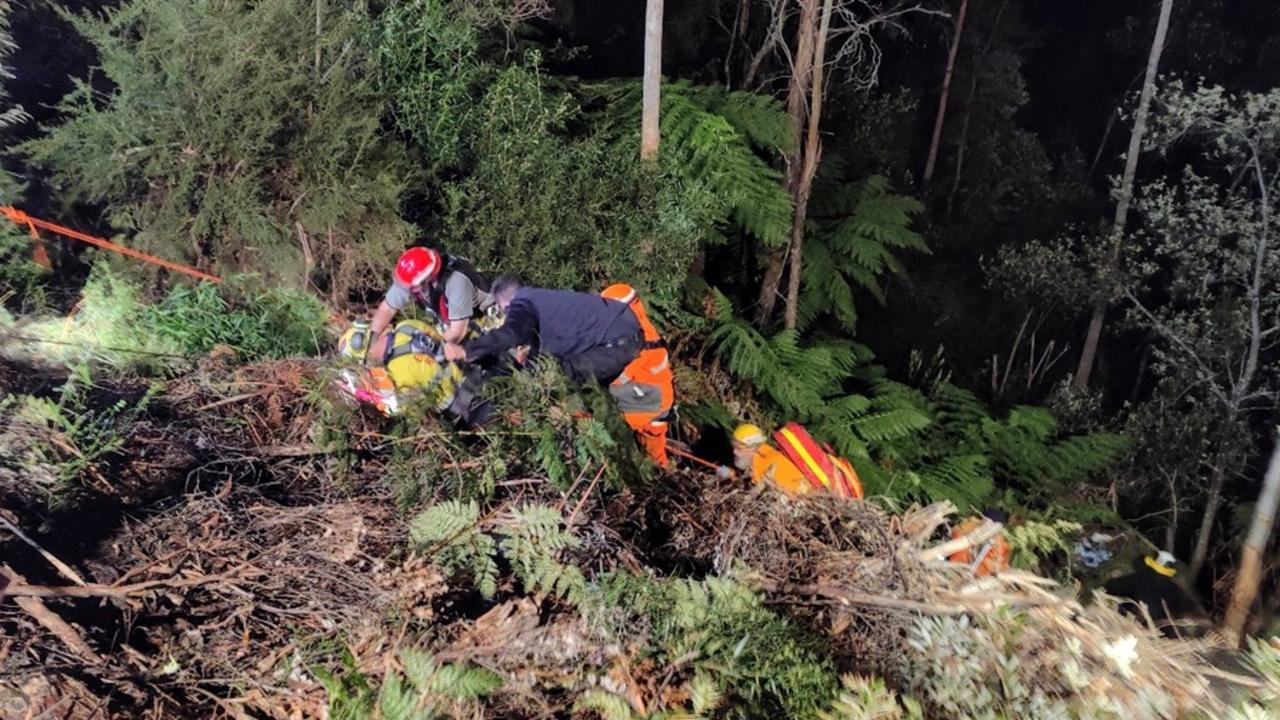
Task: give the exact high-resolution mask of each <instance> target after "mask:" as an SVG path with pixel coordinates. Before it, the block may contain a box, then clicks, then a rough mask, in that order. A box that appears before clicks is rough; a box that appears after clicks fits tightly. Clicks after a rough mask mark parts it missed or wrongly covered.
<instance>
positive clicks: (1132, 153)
mask: <svg viewBox="0 0 1280 720" xmlns="http://www.w3.org/2000/svg"><path fill="white" fill-rule="evenodd" d="M1172 11H1173V0H1161V2H1160V19H1159V20H1158V21H1157V22H1156V36H1155V39H1153V40H1152V41H1151V54H1150V56H1148V58H1147V74H1146V76H1145V77H1144V78H1143V80H1142V95H1141V96H1140V97H1139V99H1138V112H1137V115H1135V116H1134V119H1133V133H1132V134H1130V135H1129V153H1128V155H1127V156H1125V162H1124V175H1123V176H1122V177H1121V179H1120V195H1119V197H1118V198H1116V215H1115V218H1114V219H1113V220H1112V222H1111V256H1110V258H1109V260H1108V263H1109V267H1107V268H1104V273H1105V274H1108V275H1109V274H1110V272H1111V271H1113V270H1114V269H1115V268H1116V266H1117V265H1119V263H1120V247H1121V243H1122V242H1123V240H1124V225H1125V221H1126V220H1127V219H1128V217H1129V203H1130V201H1131V200H1133V178H1134V175H1136V174H1137V172H1138V153H1140V152H1142V136H1143V135H1145V134H1146V131H1147V112H1148V111H1149V110H1150V109H1151V98H1152V96H1154V95H1155V91H1156V71H1157V70H1158V69H1159V67H1160V53H1162V52H1164V38H1165V35H1166V34H1167V33H1168V31H1169V15H1170V13H1171V12H1172ZM1108 304H1109V302H1108V300H1107V297H1106V294H1105V293H1104V294H1103V299H1102V300H1099V301H1098V302H1097V303H1095V304H1094V306H1093V316H1092V317H1091V318H1090V319H1089V332H1088V334H1087V335H1086V336H1085V339H1084V348H1083V350H1082V351H1081V353H1080V364H1079V365H1078V366H1077V367H1076V376H1075V378H1074V379H1073V383H1072V384H1073V386H1074V387H1075V389H1076V390H1078V391H1084V390H1087V389H1088V388H1089V376H1090V375H1091V374H1092V373H1093V365H1094V359H1095V358H1096V356H1097V353H1098V338H1099V337H1101V335H1102V321H1103V318H1104V316H1105V315H1106V313H1107V305H1108Z"/></svg>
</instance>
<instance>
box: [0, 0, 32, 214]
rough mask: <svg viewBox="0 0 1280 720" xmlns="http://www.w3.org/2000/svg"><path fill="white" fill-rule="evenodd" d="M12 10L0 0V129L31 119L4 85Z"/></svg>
mask: <svg viewBox="0 0 1280 720" xmlns="http://www.w3.org/2000/svg"><path fill="white" fill-rule="evenodd" d="M12 10H13V8H12V4H11V3H10V0H0V131H2V130H5V129H6V128H11V127H13V126H14V125H17V124H19V123H24V122H26V121H28V120H30V119H31V116H30V115H28V114H27V113H26V111H25V110H23V109H22V106H21V105H18V104H15V103H12V102H11V101H10V100H9V93H8V92H7V90H6V88H5V86H4V81H7V80H12V79H13V72H12V70H10V68H9V66H8V65H6V64H5V60H7V59H8V57H9V55H10V54H12V53H13V51H14V50H16V49H17V46H16V45H15V44H14V42H13V36H12V35H10V34H9V13H10V12H12ZM0 174H4V173H0ZM11 200H12V198H10V197H8V193H5V194H3V195H0V202H5V203H7V202H10V201H11Z"/></svg>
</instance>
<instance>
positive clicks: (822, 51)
mask: <svg viewBox="0 0 1280 720" xmlns="http://www.w3.org/2000/svg"><path fill="white" fill-rule="evenodd" d="M832 5H833V0H825V1H824V2H823V5H822V21H821V23H820V24H819V27H818V37H817V40H816V42H815V43H814V47H813V58H814V63H813V82H812V83H811V84H810V85H811V87H810V89H809V128H808V130H807V132H806V133H805V146H804V151H803V152H804V161H803V163H802V168H801V171H800V182H799V184H798V185H797V187H796V193H795V195H794V197H793V199H794V201H795V206H796V214H795V220H794V221H793V222H792V224H791V276H790V278H788V282H787V307H786V312H785V313H784V316H783V317H784V323H785V327H786V328H787V329H788V330H794V329H795V327H796V321H797V315H798V314H799V307H800V276H801V272H802V271H803V269H804V223H805V218H806V217H808V214H809V195H810V194H811V193H812V192H813V177H814V176H815V175H817V174H818V161H819V160H820V159H821V157H822V139H821V138H820V137H819V136H818V126H819V124H820V123H821V122H822V91H823V87H822V76H823V65H824V64H825V63H824V60H825V59H826V52H827V35H828V33H830V31H831V8H832Z"/></svg>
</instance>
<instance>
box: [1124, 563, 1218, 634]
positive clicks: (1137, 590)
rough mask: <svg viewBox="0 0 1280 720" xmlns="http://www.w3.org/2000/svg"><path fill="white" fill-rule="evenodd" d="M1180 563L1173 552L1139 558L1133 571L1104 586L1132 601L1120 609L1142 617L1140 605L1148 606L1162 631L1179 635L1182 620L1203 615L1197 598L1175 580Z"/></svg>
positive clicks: (1148, 610)
mask: <svg viewBox="0 0 1280 720" xmlns="http://www.w3.org/2000/svg"><path fill="white" fill-rule="evenodd" d="M1176 565H1177V561H1176V560H1175V558H1174V557H1173V555H1171V554H1169V553H1167V552H1164V551H1161V552H1160V553H1159V554H1158V555H1149V556H1147V557H1145V558H1143V559H1142V560H1140V561H1135V562H1134V569H1133V571H1132V572H1130V573H1129V574H1128V575H1122V576H1120V577H1118V578H1113V579H1111V580H1108V581H1107V583H1106V584H1105V585H1104V586H1103V588H1104V589H1105V590H1106V591H1107V593H1108V594H1110V595H1114V596H1116V597H1118V598H1123V599H1125V600H1126V601H1128V602H1124V603H1122V604H1121V605H1120V611H1121V612H1122V613H1125V614H1127V615H1134V616H1137V617H1142V611H1141V609H1140V608H1139V607H1138V606H1137V604H1138V603H1141V604H1143V605H1146V606H1147V612H1148V613H1150V614H1151V619H1152V620H1153V621H1154V622H1155V624H1156V626H1157V627H1158V628H1160V630H1161V632H1163V633H1164V634H1165V635H1167V636H1169V637H1175V636H1177V634H1178V631H1177V629H1176V627H1175V625H1176V624H1177V622H1178V621H1179V620H1185V619H1189V618H1194V617H1197V616H1199V615H1200V614H1202V611H1201V609H1200V607H1199V605H1198V604H1197V603H1196V601H1195V600H1194V599H1193V598H1192V597H1191V595H1190V594H1188V593H1187V591H1186V590H1185V589H1183V587H1182V586H1181V585H1180V584H1178V581H1177V580H1174V576H1176V575H1177V573H1178V571H1177V566H1176Z"/></svg>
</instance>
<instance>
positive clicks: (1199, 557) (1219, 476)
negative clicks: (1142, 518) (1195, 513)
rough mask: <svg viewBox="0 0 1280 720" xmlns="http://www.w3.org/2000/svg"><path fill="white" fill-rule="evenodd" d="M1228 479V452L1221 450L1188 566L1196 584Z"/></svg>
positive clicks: (1214, 466) (1188, 570)
mask: <svg viewBox="0 0 1280 720" xmlns="http://www.w3.org/2000/svg"><path fill="white" fill-rule="evenodd" d="M1226 479H1227V456H1226V451H1225V450H1219V451H1218V454H1217V457H1215V458H1214V461H1213V471H1212V474H1211V475H1210V478H1209V497H1208V499H1207V500H1206V501H1205V506H1204V514H1203V515H1202V516H1201V517H1200V531H1199V532H1198V533H1197V534H1196V546H1195V549H1194V550H1192V551H1191V562H1190V563H1188V565H1187V577H1188V578H1189V579H1190V581H1191V582H1195V579H1196V578H1198V577H1200V571H1201V570H1203V569H1204V562H1205V559H1207V558H1208V557H1209V538H1210V537H1211V536H1212V535H1213V521H1214V520H1215V519H1216V518H1217V516H1218V506H1219V505H1221V504H1222V486H1223V484H1224V483H1225V482H1226Z"/></svg>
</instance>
